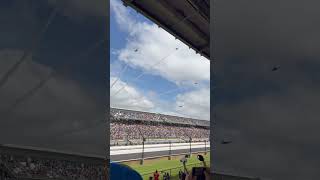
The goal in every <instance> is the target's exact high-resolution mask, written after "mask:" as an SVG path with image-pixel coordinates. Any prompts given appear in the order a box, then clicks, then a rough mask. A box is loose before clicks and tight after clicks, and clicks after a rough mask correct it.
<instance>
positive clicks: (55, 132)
mask: <svg viewBox="0 0 320 180" xmlns="http://www.w3.org/2000/svg"><path fill="white" fill-rule="evenodd" d="M86 2H87V1H81V0H80V1H78V0H77V1H52V0H49V1H41V2H39V1H34V0H27V1H19V0H12V1H11V0H4V1H1V2H0V14H1V17H0V26H1V31H0V39H1V41H0V122H1V125H0V134H1V135H0V143H1V144H17V145H25V146H36V147H42V148H52V149H56V150H64V151H71V152H79V153H90V154H97V155H102V156H105V155H106V153H107V152H108V151H107V149H108V147H107V145H106V144H107V143H106V134H107V133H106V132H107V130H106V124H105V119H106V117H105V110H106V100H107V98H106V95H105V92H106V90H107V89H106V86H107V85H106V82H107V81H106V79H105V75H106V70H105V69H106V68H105V67H107V63H106V62H107V60H106V54H107V52H108V51H107V49H108V47H107V45H108V43H107V42H108V39H107V37H106V34H107V33H106V32H108V31H107V30H108V29H107V26H106V24H105V23H106V18H107V14H108V12H107V10H106V7H107V5H106V3H103V2H104V1H100V0H95V1H91V3H86ZM102 7H104V8H102ZM103 40H104V41H103ZM18 62H21V63H18Z"/></svg>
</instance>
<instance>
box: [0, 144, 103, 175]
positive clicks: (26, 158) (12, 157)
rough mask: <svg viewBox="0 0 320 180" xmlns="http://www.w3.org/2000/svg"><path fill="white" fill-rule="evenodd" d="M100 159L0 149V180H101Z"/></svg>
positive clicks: (7, 148)
mask: <svg viewBox="0 0 320 180" xmlns="http://www.w3.org/2000/svg"><path fill="white" fill-rule="evenodd" d="M104 165H105V160H104V158H98V157H90V156H87V157H85V156H79V155H75V154H68V153H57V152H50V151H43V150H37V149H30V148H24V147H17V146H8V145H1V146H0V180H18V179H19V180H20V179H24V180H49V179H50V180H62V179H63V180H103V179H105V178H104V175H105V172H104V170H105V167H104Z"/></svg>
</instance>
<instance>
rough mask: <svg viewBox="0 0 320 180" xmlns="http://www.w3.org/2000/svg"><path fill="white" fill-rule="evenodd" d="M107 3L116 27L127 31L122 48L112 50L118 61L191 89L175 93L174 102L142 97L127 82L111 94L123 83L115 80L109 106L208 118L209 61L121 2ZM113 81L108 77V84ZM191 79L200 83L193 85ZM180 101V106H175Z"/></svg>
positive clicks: (112, 0) (113, 0) (116, 0)
mask: <svg viewBox="0 0 320 180" xmlns="http://www.w3.org/2000/svg"><path fill="white" fill-rule="evenodd" d="M110 2H111V14H112V15H114V17H115V20H116V22H117V23H118V25H119V27H120V28H121V29H122V30H124V31H126V32H127V33H128V34H129V35H128V37H127V42H126V45H125V47H124V48H122V49H119V50H117V51H113V52H114V53H115V54H116V55H118V60H119V61H121V62H124V63H126V64H128V65H129V66H130V67H131V68H135V69H142V71H143V72H145V73H147V74H153V75H159V76H161V77H162V78H164V79H166V80H168V81H170V82H174V83H175V84H177V85H178V86H179V87H182V86H187V85H189V86H190V85H192V86H193V90H192V91H189V92H186V93H183V94H179V95H178V96H177V97H176V101H175V102H168V101H166V100H164V99H159V97H157V95H154V96H148V97H149V98H147V97H145V96H142V95H141V94H142V93H139V92H138V91H137V90H136V89H135V88H133V87H131V86H128V85H126V89H127V91H125V90H122V91H120V93H119V94H117V96H115V97H112V94H114V93H116V92H117V90H118V89H119V88H121V87H122V85H120V84H121V83H123V84H125V83H124V82H119V83H117V84H116V85H115V86H117V87H113V88H112V89H111V105H113V106H114V105H115V104H116V105H117V106H118V107H121V108H128V109H132V108H137V106H139V107H140V110H145V111H153V112H158V113H163V114H170V115H175V116H185V117H192V118H197V119H206V120H209V119H210V92H209V88H208V87H207V86H208V85H207V84H206V83H208V81H209V80H210V62H209V60H207V59H206V58H204V57H201V56H200V55H199V54H196V53H195V51H194V50H192V49H190V48H189V47H187V46H186V45H185V44H184V43H182V42H181V41H179V40H176V39H175V37H173V36H172V35H171V34H169V33H168V32H166V31H165V30H163V29H161V28H159V27H158V26H157V25H155V24H151V23H147V21H145V22H139V21H137V19H135V18H134V17H133V16H132V14H131V13H130V11H129V10H130V8H126V7H125V6H123V4H122V3H121V1H119V0H111V1H110ZM176 48H178V50H176ZM136 49H137V51H136ZM165 57H167V58H165ZM164 58H165V59H164ZM160 61H161V63H159V62H160ZM156 64H157V65H156ZM112 71H113V70H112ZM117 72H119V70H117ZM118 74H119V73H118ZM142 79H143V78H142ZM114 80H115V79H114ZM114 80H112V79H111V84H112V82H113V81H114ZM201 81H203V82H202V83H201ZM195 82H199V83H200V84H198V85H195ZM133 83H134V82H133ZM128 91H129V93H128ZM130 91H132V92H130ZM129 94H131V95H129ZM134 94H135V95H134ZM134 96H136V97H140V99H139V98H134ZM137 99H139V100H137ZM141 99H144V101H141ZM132 104H136V105H135V106H133V105H132ZM181 104H182V105H183V106H182V107H179V106H180V105H181Z"/></svg>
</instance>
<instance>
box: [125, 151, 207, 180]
mask: <svg viewBox="0 0 320 180" xmlns="http://www.w3.org/2000/svg"><path fill="white" fill-rule="evenodd" d="M199 154H202V155H204V154H203V153H199ZM183 156H184V155H182V156H173V157H172V158H171V160H168V157H163V158H157V159H148V160H145V161H144V164H143V165H140V161H131V162H125V163H123V164H126V165H128V166H130V167H131V168H133V169H135V170H136V171H137V172H139V173H140V174H141V176H142V177H143V179H148V178H149V177H150V176H152V174H153V173H154V171H155V170H158V171H159V172H160V174H161V177H162V174H163V173H164V172H168V173H170V174H171V177H172V178H171V179H172V180H174V179H178V173H179V170H180V169H181V170H183V166H182V163H181V162H180V159H181V158H182V157H183ZM204 158H205V160H206V162H207V165H208V166H209V165H210V163H209V161H210V153H207V155H204ZM186 165H187V169H188V170H191V168H192V167H194V166H202V163H201V162H200V161H199V160H198V159H197V154H193V155H192V156H191V157H190V158H188V161H187V164H186Z"/></svg>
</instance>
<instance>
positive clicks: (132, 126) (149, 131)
mask: <svg viewBox="0 0 320 180" xmlns="http://www.w3.org/2000/svg"><path fill="white" fill-rule="evenodd" d="M110 120H111V125H110V133H111V145H119V144H121V143H130V144H139V143H141V141H142V140H144V141H147V142H150V143H152V142H153V143H154V142H161V143H164V142H168V140H170V141H171V142H186V141H187V142H188V141H190V140H192V141H193V142H196V141H203V140H208V139H209V132H210V131H209V128H210V124H209V121H205V120H197V119H192V118H185V117H178V116H171V115H164V114H158V113H149V112H142V111H133V110H125V109H117V108H111V109H110Z"/></svg>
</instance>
